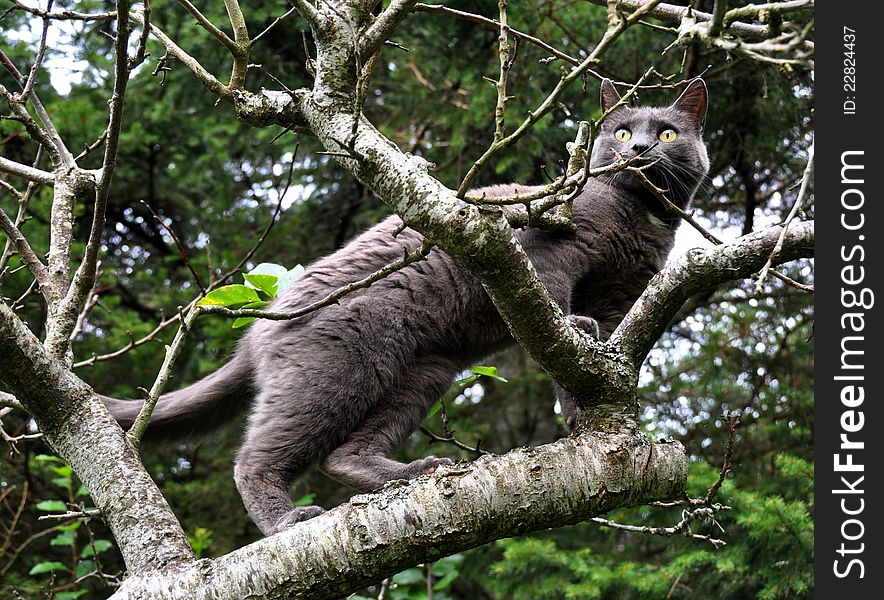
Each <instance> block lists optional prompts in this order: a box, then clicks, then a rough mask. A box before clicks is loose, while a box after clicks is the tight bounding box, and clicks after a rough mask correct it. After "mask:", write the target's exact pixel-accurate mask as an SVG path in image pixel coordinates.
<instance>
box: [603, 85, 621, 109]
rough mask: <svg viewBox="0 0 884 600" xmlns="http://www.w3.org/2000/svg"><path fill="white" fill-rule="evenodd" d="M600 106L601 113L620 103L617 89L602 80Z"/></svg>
mask: <svg viewBox="0 0 884 600" xmlns="http://www.w3.org/2000/svg"><path fill="white" fill-rule="evenodd" d="M600 96H601V105H602V112H603V113H605V112H608V109H609V108H611V107H612V106H614V105H615V104H617V103H618V102H620V94H618V93H617V88H615V87H614V83H613V82H612V81H611V80H610V79H608V78H605V79H602V91H601V94H600Z"/></svg>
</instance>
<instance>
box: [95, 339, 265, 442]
mask: <svg viewBox="0 0 884 600" xmlns="http://www.w3.org/2000/svg"><path fill="white" fill-rule="evenodd" d="M99 397H100V398H101V399H102V401H103V402H104V404H105V405H106V406H107V408H108V410H110V412H111V414H112V415H113V417H114V418H115V419H116V420H117V421H118V422H119V423H120V426H121V427H123V429H128V428H129V427H131V426H132V423H133V422H134V421H135V418H136V417H137V416H138V412H139V411H140V410H141V406H142V405H143V404H144V402H143V401H141V400H119V399H117V398H110V397H108V396H102V395H101V394H99ZM252 397H253V376H252V365H251V360H250V359H249V356H248V354H247V353H246V352H245V351H244V349H242V348H241V349H240V351H239V352H237V353H236V354H235V355H234V356H233V358H232V359H231V360H230V362H228V363H227V364H226V365H224V366H223V367H221V368H220V369H218V370H217V371H215V372H214V373H212V374H211V375H209V376H207V377H204V378H203V379H200V380H199V381H197V382H196V383H194V384H193V385H190V386H188V387H186V388H183V389H180V390H177V391H175V392H170V393H168V394H163V395H162V396H160V399H159V401H158V402H157V404H156V407H155V408H154V410H153V413H151V417H150V425H149V426H148V428H147V431H146V432H145V438H146V439H153V440H161V441H171V440H175V439H179V438H184V437H190V436H199V435H202V434H206V433H210V432H212V431H214V430H215V429H217V428H219V427H220V426H221V425H224V424H225V423H228V422H230V421H232V420H233V419H234V418H236V417H237V416H239V415H240V414H241V413H242V412H244V411H245V410H246V409H247V408H248V406H249V404H250V403H251V400H252Z"/></svg>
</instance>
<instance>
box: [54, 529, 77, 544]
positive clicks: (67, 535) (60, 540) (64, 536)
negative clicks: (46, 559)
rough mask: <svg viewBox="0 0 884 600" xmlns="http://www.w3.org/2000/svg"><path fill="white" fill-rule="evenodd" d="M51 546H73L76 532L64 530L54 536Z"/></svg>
mask: <svg viewBox="0 0 884 600" xmlns="http://www.w3.org/2000/svg"><path fill="white" fill-rule="evenodd" d="M49 545H50V546H73V545H74V533H73V532H72V531H64V532H62V533H59V534H58V535H57V536H55V537H54V538H52V540H51V541H50V542H49Z"/></svg>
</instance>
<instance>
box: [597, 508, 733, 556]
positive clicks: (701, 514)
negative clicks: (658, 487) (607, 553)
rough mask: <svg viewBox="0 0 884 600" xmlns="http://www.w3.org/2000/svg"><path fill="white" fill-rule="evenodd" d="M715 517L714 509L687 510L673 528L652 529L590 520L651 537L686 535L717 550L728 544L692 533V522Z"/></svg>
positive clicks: (606, 520) (603, 520)
mask: <svg viewBox="0 0 884 600" xmlns="http://www.w3.org/2000/svg"><path fill="white" fill-rule="evenodd" d="M714 517H715V512H714V511H713V509H711V508H709V507H706V506H700V507H697V508H691V509H685V510H683V511H682V513H681V520H680V521H679V522H678V523H676V524H675V525H673V526H672V527H650V526H646V525H641V526H640V525H626V524H623V523H616V522H614V521H610V520H608V519H603V518H601V517H593V518H592V519H590V520H591V521H592V522H594V523H599V524H600V525H604V526H605V527H610V528H612V529H620V530H622V531H631V532H633V533H645V534H650V535H662V536H673V535H684V536H686V537H690V538H694V539H696V540H703V541H706V542H709V543H710V544H712V545H713V546H715V547H716V548H719V547H721V546H726V545H727V542H725V541H724V540H722V539H719V538H715V537H712V536H709V535H704V534H700V533H694V532H693V531H691V522H693V521H696V520H698V519H709V518H713V519H714Z"/></svg>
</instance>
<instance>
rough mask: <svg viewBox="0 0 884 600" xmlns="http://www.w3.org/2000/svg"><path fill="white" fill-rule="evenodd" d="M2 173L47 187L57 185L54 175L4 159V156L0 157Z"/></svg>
mask: <svg viewBox="0 0 884 600" xmlns="http://www.w3.org/2000/svg"><path fill="white" fill-rule="evenodd" d="M0 171H2V172H4V173H9V174H10V175H15V176H16V177H22V178H23V179H27V180H28V181H35V182H37V183H42V184H45V185H53V184H54V183H55V175H53V174H52V173H50V172H48V171H44V170H43V169H37V168H34V167H31V166H28V165H23V164H21V163H17V162H15V161H13V160H9V159H8V158H3V157H2V156H0Z"/></svg>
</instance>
